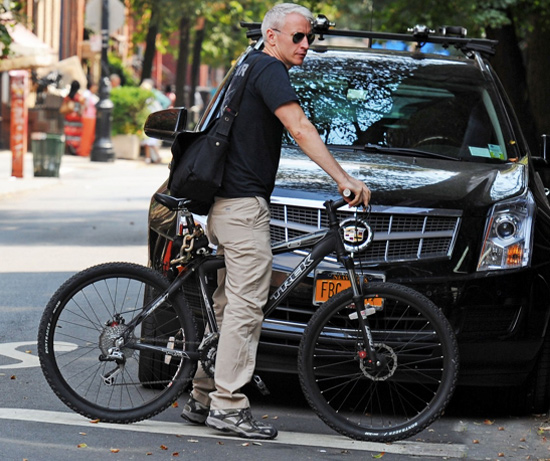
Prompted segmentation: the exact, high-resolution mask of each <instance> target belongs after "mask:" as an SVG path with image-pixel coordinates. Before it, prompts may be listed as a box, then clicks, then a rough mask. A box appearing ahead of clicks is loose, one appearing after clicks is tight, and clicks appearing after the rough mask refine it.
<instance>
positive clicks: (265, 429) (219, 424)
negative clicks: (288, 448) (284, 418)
mask: <svg viewBox="0 0 550 461" xmlns="http://www.w3.org/2000/svg"><path fill="white" fill-rule="evenodd" d="M206 425H207V426H208V427H211V428H213V429H218V430H220V431H224V432H233V433H234V434H237V435H239V436H241V437H245V438H247V439H274V438H275V437H277V429H275V428H274V427H273V426H271V425H269V424H264V423H261V422H258V421H256V420H255V419H254V417H253V416H252V412H251V411H250V408H242V409H240V410H210V413H209V414H208V418H206Z"/></svg>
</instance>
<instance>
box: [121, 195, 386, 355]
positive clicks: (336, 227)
mask: <svg viewBox="0 0 550 461" xmlns="http://www.w3.org/2000/svg"><path fill="white" fill-rule="evenodd" d="M345 203H346V202H345V200H344V199H340V200H337V201H331V200H329V201H327V202H325V208H326V210H327V213H328V217H329V229H328V230H322V231H318V232H314V233H310V234H307V235H305V236H302V237H298V238H295V239H292V240H289V241H288V242H282V243H279V244H276V245H273V246H272V247H271V250H272V252H273V254H280V253H286V252H289V251H294V250H298V249H305V248H310V247H311V251H310V252H309V253H308V254H307V255H306V256H304V258H303V259H302V260H301V261H300V263H299V264H298V265H297V266H296V267H295V269H294V270H293V271H292V272H291V273H290V274H289V275H288V276H287V278H286V279H285V280H284V282H283V283H282V284H281V285H280V286H279V287H278V288H277V290H275V291H274V292H273V293H272V294H271V296H270V297H269V299H268V301H267V304H266V305H265V306H264V308H263V312H264V315H265V316H267V315H269V314H270V313H271V312H273V311H274V310H275V309H277V307H278V306H279V305H280V304H281V303H282V302H283V301H284V300H285V299H286V298H287V296H288V295H289V294H290V292H292V290H293V289H294V288H295V287H296V286H297V285H298V284H300V283H301V282H302V280H304V278H306V277H307V275H308V274H309V273H310V272H311V271H312V270H313V269H315V268H316V267H317V266H318V265H319V264H320V263H321V262H322V261H323V259H324V258H325V257H326V256H328V255H329V254H331V253H333V252H336V256H337V259H338V261H339V262H340V263H341V264H342V265H343V266H344V268H345V269H346V271H347V273H348V277H349V280H350V283H351V288H352V290H353V302H354V304H355V310H356V312H357V318H358V321H359V323H360V326H361V330H362V332H363V336H364V338H363V339H364V344H365V352H366V354H367V356H368V358H369V359H370V360H372V361H373V362H375V363H376V353H375V350H374V341H373V339H372V335H371V331H370V328H369V327H368V324H367V319H366V316H364V315H363V313H362V311H363V310H364V301H363V295H362V293H361V289H360V284H359V283H358V280H357V275H356V273H355V264H354V260H353V256H352V255H351V254H348V253H347V252H346V250H345V249H344V242H343V237H342V235H341V233H340V222H339V221H338V218H337V215H336V211H337V210H338V208H340V207H341V206H343V205H344V204H345ZM224 267H225V261H224V258H223V257H220V256H215V255H206V256H201V257H196V258H194V259H192V260H191V261H190V262H189V263H187V264H186V265H185V266H184V268H183V270H182V271H181V272H179V274H178V275H177V277H176V279H175V280H174V281H173V282H172V284H171V285H170V287H169V288H168V290H167V291H166V292H164V293H163V294H162V295H160V296H159V297H157V298H156V299H155V300H153V301H152V302H150V303H149V304H148V305H147V306H145V307H144V309H143V311H142V312H141V314H140V315H138V316H136V317H135V318H134V319H133V321H132V322H130V324H129V326H136V325H138V324H139V323H140V322H142V321H143V320H144V319H145V318H146V317H147V316H149V315H151V314H152V313H153V312H154V311H155V310H156V309H157V308H158V307H159V306H160V305H162V303H163V302H165V301H166V300H167V299H168V298H169V297H171V296H173V295H174V294H176V293H177V291H178V290H179V289H180V288H181V287H182V286H183V283H184V282H185V281H186V280H187V279H188V278H189V277H191V276H192V275H194V274H196V275H198V276H197V280H198V281H199V286H200V292H201V296H202V298H203V301H204V306H205V311H206V315H207V324H208V329H209V331H210V332H211V333H214V334H215V333H218V332H219V329H218V325H217V321H216V316H215V313H214V308H213V303H212V299H211V297H210V296H209V294H208V290H207V285H208V282H207V277H208V274H209V273H212V272H214V271H217V270H219V269H223V268H224ZM133 347H135V348H136V349H144V350H145V349H152V350H153V349H154V350H157V351H159V350H162V351H163V352H166V353H167V354H169V355H174V356H182V357H186V358H192V359H194V358H195V357H194V356H195V354H187V353H185V352H178V351H175V350H172V349H168V348H164V347H158V346H149V345H144V344H134V345H133ZM190 355H193V357H190Z"/></svg>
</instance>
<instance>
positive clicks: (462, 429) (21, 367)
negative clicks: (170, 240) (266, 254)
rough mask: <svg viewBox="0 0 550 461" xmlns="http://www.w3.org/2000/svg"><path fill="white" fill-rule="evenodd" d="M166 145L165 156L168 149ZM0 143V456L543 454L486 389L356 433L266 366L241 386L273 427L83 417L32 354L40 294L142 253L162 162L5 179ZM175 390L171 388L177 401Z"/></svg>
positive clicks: (536, 436) (68, 161)
mask: <svg viewBox="0 0 550 461" xmlns="http://www.w3.org/2000/svg"><path fill="white" fill-rule="evenodd" d="M163 153H164V155H165V157H166V158H169V151H168V150H165V151H164V152H163ZM10 172H11V154H10V153H8V152H5V151H2V152H0V325H1V326H2V327H1V328H0V393H1V395H2V399H1V400H0V448H1V454H0V459H2V460H8V461H11V460H13V461H16V460H22V459H28V460H29V461H35V460H61V461H63V460H89V459H113V460H114V459H116V460H134V459H135V460H141V459H143V460H145V459H147V460H151V459H161V460H170V459H187V460H198V459H207V458H208V459H212V460H217V459H222V457H223V458H224V459H226V460H228V461H229V460H245V459H246V460H248V459H254V460H256V459H259V460H278V461H280V460H281V459H284V458H288V459H293V460H294V459H296V460H308V459H311V460H318V459H330V460H366V459H375V458H381V459H384V460H405V459H460V458H462V459H479V460H485V459H523V460H535V459H550V450H549V448H550V441H547V440H546V436H545V434H546V431H545V430H544V429H545V428H547V429H548V431H549V432H550V423H549V422H548V421H547V419H546V417H545V416H524V417H509V416H507V415H502V414H500V413H499V412H498V406H499V405H498V401H494V402H492V405H487V406H485V403H486V402H487V401H488V400H490V399H491V392H486V393H479V392H478V393H473V391H469V390H468V391H464V390H461V391H460V392H459V394H458V395H457V398H456V399H455V400H454V401H453V404H452V405H451V408H450V409H449V411H448V412H447V415H446V416H445V417H444V418H442V420H440V421H438V422H436V423H435V424H434V425H433V426H432V427H430V428H429V429H428V430H426V431H424V432H422V433H421V434H419V435H418V436H417V437H414V438H413V439H411V440H407V441H403V442H399V443H393V444H390V445H385V444H379V443H367V442H356V441H353V440H350V439H347V438H345V437H342V436H339V435H337V434H335V433H334V432H333V431H331V430H330V429H329V428H328V427H326V426H325V425H324V424H323V423H322V422H321V421H320V420H319V419H318V418H317V417H316V416H315V415H314V414H313V413H312V412H311V411H310V410H309V408H308V407H307V406H306V404H305V403H304V400H303V398H302V396H301V392H300V390H299V388H298V384H297V381H296V379H295V378H293V377H281V376H264V380H265V381H266V383H267V384H268V386H269V387H270V389H271V391H272V395H271V396H269V397H262V396H260V395H259V393H258V392H257V391H255V390H254V389H250V390H249V391H248V392H249V394H250V397H251V400H252V402H253V410H254V413H255V415H256V416H258V417H265V418H266V419H269V420H272V421H273V423H274V424H276V425H277V427H278V428H279V431H280V435H279V437H278V438H277V440H275V441H268V442H261V443H253V442H247V441H246V440H241V439H237V438H234V437H225V436H223V434H220V433H218V432H215V431H212V430H210V429H207V428H205V427H195V426H189V425H186V424H184V423H183V422H182V420H181V418H180V417H179V414H180V412H181V408H170V409H168V410H167V411H165V412H164V413H162V414H161V415H159V416H157V417H155V418H153V419H152V420H150V421H144V422H142V423H138V424H132V425H126V426H125V425H109V424H102V423H99V424H93V423H91V422H90V421H89V420H87V419H85V418H83V417H81V416H79V415H77V414H75V413H73V412H72V411H70V410H69V409H68V408H67V407H65V405H64V404H63V403H62V402H61V401H59V400H58V399H57V398H56V397H55V395H54V394H53V392H52V391H51V390H50V388H49V387H48V385H47V384H46V381H45V379H44V378H43V375H42V372H41V370H40V368H39V366H38V360H37V357H36V330H37V325H38V322H39V319H40V315H41V312H42V309H43V307H44V305H45V304H46V303H47V301H48V299H49V297H50V296H51V294H52V293H53V292H54V291H55V290H56V289H57V287H58V286H59V285H60V284H61V283H62V282H63V281H64V280H66V279H67V278H68V277H69V276H71V275H72V274H74V273H75V272H76V271H79V270H81V269H84V268H86V267H88V266H90V265H93V264H97V263H101V262H107V261H115V260H122V261H133V262H137V263H141V264H145V263H146V241H147V207H148V203H149V200H150V197H151V195H152V193H153V192H154V191H155V189H156V188H157V187H158V185H159V184H160V183H161V182H162V181H163V180H164V179H165V178H166V177H167V173H168V172H167V169H166V165H165V164H164V165H146V164H145V163H144V162H143V160H136V161H127V160H117V161H116V162H114V163H97V162H90V160H89V159H87V158H81V157H73V156H64V157H63V159H62V166H61V172H60V177H59V178H34V177H33V176H32V156H31V155H30V154H29V155H28V156H27V158H26V164H25V177H24V178H23V179H13V178H10ZM184 401H185V396H184V397H182V398H181V399H180V402H179V403H180V407H181V405H183V403H184Z"/></svg>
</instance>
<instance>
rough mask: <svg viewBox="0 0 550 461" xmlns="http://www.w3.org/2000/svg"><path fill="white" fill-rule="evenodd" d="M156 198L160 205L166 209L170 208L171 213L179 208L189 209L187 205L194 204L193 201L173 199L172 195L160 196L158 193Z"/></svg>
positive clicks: (179, 198)
mask: <svg viewBox="0 0 550 461" xmlns="http://www.w3.org/2000/svg"><path fill="white" fill-rule="evenodd" d="M154 197H155V200H156V201H157V202H158V203H160V204H161V205H164V206H165V207H166V208H168V209H169V210H171V211H176V210H177V209H178V208H183V207H187V205H189V204H190V203H192V200H190V199H187V198H181V197H172V196H171V195H166V194H160V193H156V194H155V195H154Z"/></svg>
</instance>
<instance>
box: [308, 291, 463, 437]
mask: <svg viewBox="0 0 550 461" xmlns="http://www.w3.org/2000/svg"><path fill="white" fill-rule="evenodd" d="M363 292H364V294H365V295H366V298H367V299H368V303H369V304H370V306H367V307H371V310H370V311H369V315H368V317H367V318H368V322H369V325H370V328H371V331H372V336H373V340H374V343H375V349H376V350H377V351H378V352H379V354H380V356H381V357H382V358H383V366H382V367H378V368H376V367H372V366H371V365H370V364H369V363H368V361H367V359H365V358H363V357H362V356H361V353H360V351H362V350H364V343H363V336H362V335H361V334H360V332H359V329H358V325H359V322H358V320H357V316H356V311H355V308H354V305H353V302H352V296H353V293H352V291H351V289H348V290H346V291H343V292H341V293H339V294H337V295H335V296H334V297H332V298H330V299H329V300H328V301H327V302H326V303H324V304H323V305H322V306H321V307H320V308H319V309H318V310H317V311H316V312H315V314H314V315H313V316H312V318H311V320H310V322H309V323H308V326H307V328H306V330H305V332H304V335H303V337H302V341H301V344H300V349H299V356H298V370H299V376H300V383H301V386H302V389H303V392H304V394H305V396H306V399H307V401H308V402H309V404H310V406H311V407H312V408H313V410H314V411H315V412H316V413H317V415H318V416H319V417H320V418H321V419H322V420H323V421H324V422H325V423H326V424H328V425H329V426H330V427H332V428H333V429H334V430H336V431H337V432H339V433H341V434H343V435H345V436H347V437H351V438H353V439H357V440H368V441H377V442H391V441H395V440H401V439H404V438H407V437H410V436H412V435H414V434H416V433H418V432H420V431H422V430H423V429H425V428H426V427H428V426H429V425H430V424H432V423H433V422H434V421H435V420H436V419H437V418H438V417H439V416H440V415H441V414H442V413H443V411H444V409H445V407H446V405H447V404H448V402H449V401H450V399H451V396H452V394H453V391H454V389H455V386H456V381H457V377H458V365H459V360H458V346H457V342H456V339H455V335H454V333H453V330H452V328H451V326H450V324H449V322H448V321H447V319H446V318H445V316H444V315H443V313H442V312H441V310H440V309H439V308H438V307H437V306H435V304H433V303H432V302H431V301H430V300H429V299H428V298H426V297H425V296H423V295H421V294H420V293H418V292H416V291H414V290H412V289H410V288H407V287H404V286H401V285H396V284H391V283H369V284H367V285H365V287H364V289H363ZM372 306H375V307H374V309H372ZM354 314H355V319H354Z"/></svg>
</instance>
